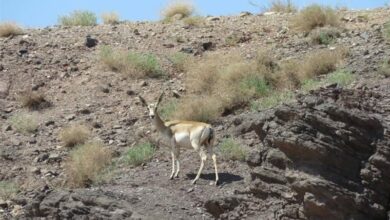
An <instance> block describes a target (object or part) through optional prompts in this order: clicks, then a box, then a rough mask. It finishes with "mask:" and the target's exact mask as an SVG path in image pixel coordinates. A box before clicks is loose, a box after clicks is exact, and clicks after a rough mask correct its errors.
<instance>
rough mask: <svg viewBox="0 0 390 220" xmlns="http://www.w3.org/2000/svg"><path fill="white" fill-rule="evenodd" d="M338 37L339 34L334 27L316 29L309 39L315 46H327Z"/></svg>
mask: <svg viewBox="0 0 390 220" xmlns="http://www.w3.org/2000/svg"><path fill="white" fill-rule="evenodd" d="M338 37H340V32H339V30H338V29H337V28H334V27H322V28H316V29H315V30H314V31H313V32H311V33H310V39H311V41H312V42H313V43H315V44H324V45H328V44H331V43H333V42H334V41H335V40H336V39H337V38H338Z"/></svg>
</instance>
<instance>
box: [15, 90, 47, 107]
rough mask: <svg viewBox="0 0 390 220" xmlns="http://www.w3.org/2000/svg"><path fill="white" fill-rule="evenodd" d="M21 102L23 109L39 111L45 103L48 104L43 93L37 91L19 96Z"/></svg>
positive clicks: (26, 92)
mask: <svg viewBox="0 0 390 220" xmlns="http://www.w3.org/2000/svg"><path fill="white" fill-rule="evenodd" d="M19 100H20V102H21V104H22V106H23V107H26V108H29V109H39V107H40V106H41V105H42V104H43V103H47V101H46V99H45V95H44V94H43V93H39V92H35V91H23V92H21V93H20V94H19Z"/></svg>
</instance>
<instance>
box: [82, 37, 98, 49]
mask: <svg viewBox="0 0 390 220" xmlns="http://www.w3.org/2000/svg"><path fill="white" fill-rule="evenodd" d="M98 42H99V41H98V40H97V39H95V38H92V37H91V36H90V35H87V36H86V37H85V46H86V47H88V48H92V47H95V46H96V45H97V44H98Z"/></svg>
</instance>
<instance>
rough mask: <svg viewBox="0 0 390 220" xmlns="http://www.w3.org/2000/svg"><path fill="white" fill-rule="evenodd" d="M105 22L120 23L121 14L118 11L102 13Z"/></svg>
mask: <svg viewBox="0 0 390 220" xmlns="http://www.w3.org/2000/svg"><path fill="white" fill-rule="evenodd" d="M101 18H102V20H103V23H104V24H119V15H118V14H117V13H116V12H107V13H103V14H102V15H101Z"/></svg>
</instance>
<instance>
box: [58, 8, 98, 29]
mask: <svg viewBox="0 0 390 220" xmlns="http://www.w3.org/2000/svg"><path fill="white" fill-rule="evenodd" d="M58 21H59V23H60V24H61V25H63V26H94V25H96V24H97V17H96V15H95V14H94V13H93V12H90V11H74V12H72V13H70V14H69V15H65V16H61V17H59V19H58Z"/></svg>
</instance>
